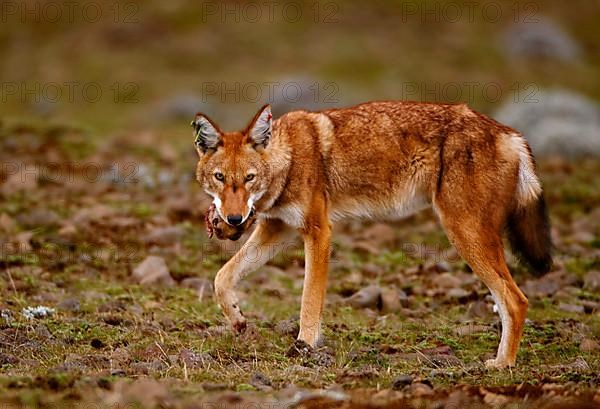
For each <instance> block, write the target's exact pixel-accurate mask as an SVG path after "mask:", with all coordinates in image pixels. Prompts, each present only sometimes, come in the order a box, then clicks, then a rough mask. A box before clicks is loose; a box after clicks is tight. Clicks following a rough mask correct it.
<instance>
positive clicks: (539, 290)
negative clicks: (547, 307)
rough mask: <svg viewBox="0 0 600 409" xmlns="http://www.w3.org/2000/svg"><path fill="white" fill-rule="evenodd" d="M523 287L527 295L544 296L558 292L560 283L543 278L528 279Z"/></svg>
mask: <svg viewBox="0 0 600 409" xmlns="http://www.w3.org/2000/svg"><path fill="white" fill-rule="evenodd" d="M521 288H522V289H523V292H524V293H525V295H527V297H531V298H544V297H547V296H549V295H553V294H554V293H556V292H557V291H558V290H559V288H560V285H559V284H558V283H557V282H556V281H554V280H548V279H546V278H542V279H538V280H527V281H526V282H525V284H524V285H523V286H522V287H521Z"/></svg>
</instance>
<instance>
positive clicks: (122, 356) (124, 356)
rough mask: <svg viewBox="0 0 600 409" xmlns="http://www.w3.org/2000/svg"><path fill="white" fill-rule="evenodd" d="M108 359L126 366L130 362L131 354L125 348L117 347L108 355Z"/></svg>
mask: <svg viewBox="0 0 600 409" xmlns="http://www.w3.org/2000/svg"><path fill="white" fill-rule="evenodd" d="M110 359H111V360H112V361H113V362H115V363H117V364H118V365H116V366H119V365H127V364H128V363H129V362H130V361H131V354H130V353H129V351H128V350H127V349H126V348H123V347H119V348H116V349H115V350H114V351H112V353H111V354H110Z"/></svg>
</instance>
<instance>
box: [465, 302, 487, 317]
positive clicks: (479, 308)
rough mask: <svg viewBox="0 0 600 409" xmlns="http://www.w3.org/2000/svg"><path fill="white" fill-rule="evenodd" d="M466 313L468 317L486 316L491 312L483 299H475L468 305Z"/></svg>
mask: <svg viewBox="0 0 600 409" xmlns="http://www.w3.org/2000/svg"><path fill="white" fill-rule="evenodd" d="M467 314H468V316H469V317H470V318H487V317H489V316H490V315H491V314H492V309H491V308H490V306H489V305H488V303H486V302H485V301H475V302H474V303H472V304H471V305H469V309H468V311H467Z"/></svg>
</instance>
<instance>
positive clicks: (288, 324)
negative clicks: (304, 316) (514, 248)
mask: <svg viewBox="0 0 600 409" xmlns="http://www.w3.org/2000/svg"><path fill="white" fill-rule="evenodd" d="M298 331H300V324H299V322H298V319H297V318H290V319H287V320H283V321H279V322H278V323H277V324H276V325H275V332H276V333H278V334H279V335H287V336H296V335H297V334H298Z"/></svg>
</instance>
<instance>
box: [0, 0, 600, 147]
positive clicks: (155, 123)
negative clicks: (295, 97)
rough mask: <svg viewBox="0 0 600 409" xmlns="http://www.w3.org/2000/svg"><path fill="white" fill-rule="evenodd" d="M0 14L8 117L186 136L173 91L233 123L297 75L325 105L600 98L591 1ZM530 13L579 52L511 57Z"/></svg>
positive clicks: (108, 6)
mask: <svg viewBox="0 0 600 409" xmlns="http://www.w3.org/2000/svg"><path fill="white" fill-rule="evenodd" d="M1 12H2V16H1V17H2V24H1V28H0V55H2V58H1V62H0V67H1V76H2V110H1V115H2V117H3V118H4V119H5V120H8V121H9V122H10V121H15V120H18V121H23V120H26V121H29V120H32V121H55V122H69V123H74V124H77V125H79V126H81V127H83V128H85V129H89V130H92V131H98V132H106V131H115V130H119V129H150V128H152V129H164V130H173V131H175V132H176V133H177V135H182V136H183V135H184V134H185V135H186V136H187V129H186V128H185V127H182V125H185V121H183V119H182V118H180V117H178V116H177V115H169V114H166V115H162V111H161V110H164V109H165V108H164V103H165V101H168V100H169V99H170V98H177V97H178V96H179V97H180V98H184V99H185V97H186V96H187V97H189V98H188V100H187V104H188V105H189V104H193V102H194V101H198V102H199V104H198V105H199V106H198V110H203V111H206V112H207V113H209V114H212V115H214V116H215V117H216V119H218V120H219V121H221V122H222V123H224V124H225V125H226V126H228V127H239V126H241V125H242V124H243V123H245V121H246V120H247V119H248V117H249V116H250V115H251V114H252V113H253V112H254V110H255V109H256V108H257V107H258V106H260V105H262V104H263V103H265V102H269V100H270V99H272V98H269V85H265V84H268V83H270V82H276V83H277V84H279V85H277V86H273V88H272V89H273V91H274V92H275V93H281V92H282V91H283V90H282V87H283V85H282V84H285V83H287V82H293V81H295V80H296V79H302V80H303V81H305V82H307V83H309V84H316V86H314V87H313V91H311V92H314V95H311V99H312V100H315V101H316V102H317V105H324V106H332V105H347V104H350V103H353V102H358V101H363V100H370V99H415V100H437V101H449V102H458V101H464V102H468V103H470V104H471V105H472V106H474V107H475V108H477V109H479V110H482V111H484V112H490V111H491V110H493V109H494V108H495V107H496V106H497V105H498V104H499V103H500V101H502V100H505V99H507V98H513V99H519V100H521V99H523V98H526V96H527V95H529V94H531V93H532V92H534V93H535V92H536V90H539V89H542V88H545V87H560V88H565V89H569V90H573V91H576V92H579V93H582V94H584V95H586V96H588V97H591V98H593V99H596V100H598V99H600V75H598V74H599V73H600V72H599V70H598V67H600V43H599V42H598V38H600V26H598V24H597V23H598V18H599V16H600V3H599V2H595V1H586V0H575V1H570V2H563V1H560V0H552V1H540V2H528V1H523V2H510V1H491V2H478V1H475V2H468V1H466V2H456V1H425V2H419V1H404V2H394V1H380V2H373V3H365V2H358V1H353V2H338V1H329V2H328V1H326V2H322V3H315V2H310V1H295V2H292V3H280V2H250V3H244V4H239V3H233V2H224V3H221V2H202V3H200V2H195V1H185V0H175V1H169V2H158V1H152V2H135V1H123V2H119V3H114V2H97V1H83V2H79V1H76V2H70V3H69V2H65V3H60V2H50V1H48V2H43V1H42V2H38V1H24V2H4V3H3V6H2V10H1ZM538 19H543V20H550V21H552V22H553V23H555V24H556V25H557V26H558V27H560V28H561V29H562V30H563V31H564V32H565V33H566V34H567V35H568V36H570V37H571V38H572V39H573V40H574V41H575V43H576V44H577V46H578V47H579V49H580V51H581V52H580V55H579V56H578V58H576V59H575V60H573V61H560V60H556V59H548V58H544V57H532V58H523V57H516V56H508V55H507V53H506V52H504V51H503V43H502V42H503V35H504V34H503V33H504V32H505V31H506V30H507V29H508V28H509V27H511V26H512V25H514V24H515V22H518V23H529V22H532V21H537V20H538ZM490 84H491V85H490ZM531 87H533V88H531ZM257 90H258V91H257ZM291 91H294V90H293V89H292V90H291ZM499 91H500V92H501V95H500V94H499V93H498V92H499ZM181 96H183V97H181ZM191 96H195V98H196V100H193V99H191ZM175 104H177V103H176V102H175ZM184 104H185V102H184ZM174 109H175V110H177V108H176V107H175V108H174ZM188 109H189V108H188ZM167 110H168V108H167ZM184 111H185V109H184ZM181 116H184V115H181Z"/></svg>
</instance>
